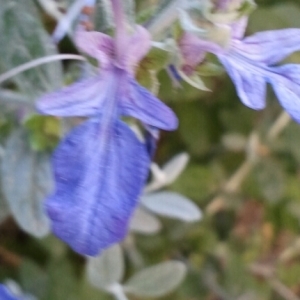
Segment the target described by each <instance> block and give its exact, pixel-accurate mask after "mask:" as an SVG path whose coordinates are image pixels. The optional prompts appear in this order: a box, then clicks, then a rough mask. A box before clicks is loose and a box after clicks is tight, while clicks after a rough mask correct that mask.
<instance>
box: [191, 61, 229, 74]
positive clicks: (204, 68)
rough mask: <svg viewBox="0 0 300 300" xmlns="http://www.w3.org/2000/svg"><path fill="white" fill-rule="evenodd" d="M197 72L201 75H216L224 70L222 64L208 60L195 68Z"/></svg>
mask: <svg viewBox="0 0 300 300" xmlns="http://www.w3.org/2000/svg"><path fill="white" fill-rule="evenodd" d="M195 72H196V73H197V74H198V75H199V76H216V75H220V74H221V73H222V72H224V69H223V67H222V66H220V65H217V64H215V63H211V62H208V61H203V62H201V64H199V65H198V66H197V67H196V68H195Z"/></svg>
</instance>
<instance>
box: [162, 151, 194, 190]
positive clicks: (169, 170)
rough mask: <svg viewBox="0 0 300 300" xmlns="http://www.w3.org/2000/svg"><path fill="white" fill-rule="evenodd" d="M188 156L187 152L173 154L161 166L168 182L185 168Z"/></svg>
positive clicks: (174, 178) (171, 181)
mask: <svg viewBox="0 0 300 300" xmlns="http://www.w3.org/2000/svg"><path fill="white" fill-rule="evenodd" d="M189 158H190V157H189V155H188V153H186V152H183V153H180V154H177V155H176V156H174V157H173V158H172V159H171V160H169V161H168V162H167V163H166V164H165V165H164V166H163V167H162V171H163V172H164V173H165V176H166V180H167V182H168V184H171V183H173V182H174V181H175V180H176V179H177V178H178V176H179V175H180V174H181V173H182V171H183V170H184V169H185V167H186V165H187V163H188V161H189Z"/></svg>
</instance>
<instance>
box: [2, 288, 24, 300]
mask: <svg viewBox="0 0 300 300" xmlns="http://www.w3.org/2000/svg"><path fill="white" fill-rule="evenodd" d="M0 299H1V300H21V298H19V297H17V296H14V295H13V294H12V293H11V292H10V291H9V290H8V288H7V287H6V286H5V285H3V284H0Z"/></svg>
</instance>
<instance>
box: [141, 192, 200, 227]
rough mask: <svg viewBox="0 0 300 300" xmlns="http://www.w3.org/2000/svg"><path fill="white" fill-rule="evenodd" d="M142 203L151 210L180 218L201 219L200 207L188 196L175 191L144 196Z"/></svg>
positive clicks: (193, 220)
mask: <svg viewBox="0 0 300 300" xmlns="http://www.w3.org/2000/svg"><path fill="white" fill-rule="evenodd" d="M141 203H142V205H143V206H144V207H146V208H147V209H149V210H150V211H152V212H154V213H156V214H159V215H163V216H167V217H170V218H175V219H179V220H182V221H185V222H195V221H199V220H200V219H201V216H202V213H201V211H200V209H199V208H198V207H197V206H196V205H195V204H194V203H193V202H192V201H191V200H189V199H188V198H186V197H184V196H182V195H180V194H177V193H174V192H159V193H153V194H147V195H145V196H142V198H141Z"/></svg>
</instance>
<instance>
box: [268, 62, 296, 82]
mask: <svg viewBox="0 0 300 300" xmlns="http://www.w3.org/2000/svg"><path fill="white" fill-rule="evenodd" d="M271 70H272V71H273V72H274V73H277V74H280V75H281V76H284V77H285V78H287V79H289V80H291V81H293V82H294V83H296V84H298V85H299V86H300V65H296V64H286V65H282V66H279V67H275V68H271Z"/></svg>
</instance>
